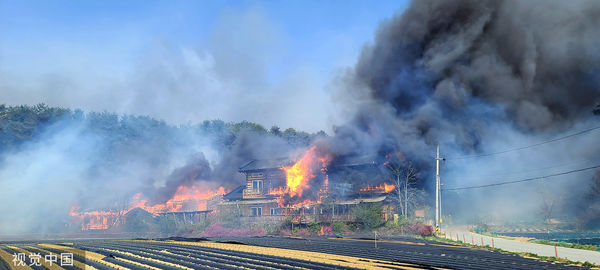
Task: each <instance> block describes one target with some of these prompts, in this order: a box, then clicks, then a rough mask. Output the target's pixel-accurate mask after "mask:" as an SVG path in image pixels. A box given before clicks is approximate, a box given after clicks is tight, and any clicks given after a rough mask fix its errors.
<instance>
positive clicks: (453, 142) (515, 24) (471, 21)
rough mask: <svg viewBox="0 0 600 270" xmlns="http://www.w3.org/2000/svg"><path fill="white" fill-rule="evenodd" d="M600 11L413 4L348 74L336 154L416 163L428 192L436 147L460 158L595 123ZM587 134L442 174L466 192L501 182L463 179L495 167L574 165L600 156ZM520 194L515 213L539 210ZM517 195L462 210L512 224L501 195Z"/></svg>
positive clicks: (599, 93) (530, 4) (569, 6)
mask: <svg viewBox="0 0 600 270" xmlns="http://www.w3.org/2000/svg"><path fill="white" fill-rule="evenodd" d="M599 14H600V3H598V2H596V1H413V2H412V3H411V5H410V6H409V7H408V9H407V10H406V11H404V12H403V13H402V14H399V15H398V16H395V17H393V18H391V19H389V20H387V21H385V22H383V23H382V25H381V26H380V27H379V29H378V31H377V33H376V35H375V41H374V43H373V44H369V45H367V46H366V47H365V49H364V50H363V52H362V54H361V56H360V58H359V60H358V62H357V64H356V66H355V67H354V68H353V69H351V70H349V71H348V72H347V74H345V75H344V76H343V78H342V80H341V81H342V86H341V87H340V88H341V89H342V90H340V91H339V92H338V93H337V96H338V98H339V100H340V101H341V102H343V103H344V104H346V106H347V107H348V108H354V113H353V114H351V115H352V117H351V118H350V123H351V125H347V126H342V127H339V128H337V130H335V133H336V134H335V135H336V136H335V139H334V140H335V142H334V147H333V148H334V149H335V145H340V146H341V150H340V151H346V152H365V151H370V152H391V151H394V152H395V151H400V152H403V153H404V154H405V155H406V156H407V157H409V158H410V159H412V160H415V161H416V166H417V167H418V168H419V169H421V170H422V171H423V174H422V177H423V181H425V182H423V183H422V184H423V186H424V187H425V188H426V189H429V190H431V188H432V187H433V184H428V183H431V181H430V180H431V179H433V171H434V168H433V164H434V163H433V156H434V154H435V145H437V144H439V145H440V146H441V149H442V155H444V156H445V157H452V156H454V157H456V156H462V155H469V154H478V153H486V152H494V151H498V150H504V149H507V148H514V147H518V146H523V145H527V144H531V143H536V142H539V141H543V140H545V139H548V138H552V137H555V136H560V135H564V134H568V133H569V132H571V133H573V131H575V130H582V129H586V128H589V127H591V126H594V125H597V120H594V119H593V117H594V116H593V114H592V111H593V110H594V106H596V104H597V102H598V99H599V98H600V51H599V50H598V49H597V48H598V45H600V27H599V26H600V19H599V18H600V17H599V16H598V15H599ZM590 136H592V138H593V136H597V135H594V134H591V135H590V134H588V137H587V138H583V139H580V140H571V141H568V142H565V143H564V144H562V145H558V146H556V145H553V146H548V147H542V148H537V149H534V150H533V151H529V152H525V153H524V152H518V153H514V154H512V155H505V156H504V157H502V158H503V159H499V158H493V159H487V160H482V159H475V160H466V161H454V160H451V159H449V160H448V162H447V163H445V164H444V166H445V167H444V168H443V173H442V175H443V177H446V178H444V180H446V182H445V183H446V184H447V186H452V185H454V186H465V185H466V184H481V183H490V182H494V181H502V180H506V178H500V179H499V178H498V177H493V178H492V177H478V178H477V179H476V180H474V181H465V180H464V177H465V176H469V175H470V176H473V175H475V176H481V175H490V171H492V172H493V171H499V172H502V173H506V172H519V171H523V170H526V169H531V168H540V167H544V166H547V165H548V164H555V165H559V164H563V165H564V163H567V162H568V161H573V160H579V161H581V162H588V164H589V161H590V160H591V159H592V160H593V159H595V160H599V159H600V149H599V148H598V146H597V144H596V143H594V142H593V139H592V140H590V139H589V138H590ZM344 146H350V147H344ZM553 147H554V148H553ZM559 149H560V150H562V151H560V150H559ZM574 149H578V151H575V150H574ZM355 150H356V151H355ZM582 160H583V161H582ZM586 160H587V161H586ZM581 164H582V163H579V164H578V165H573V166H575V167H577V166H581ZM570 168H573V167H570ZM494 169H497V170H494ZM562 169H563V170H564V169H565V167H562ZM555 170H556V169H555ZM558 170H561V169H558ZM549 171H552V170H547V171H545V172H544V171H538V172H537V175H540V174H542V175H543V174H544V173H548V172H549ZM524 175H525V174H517V175H515V176H514V177H517V178H518V177H522V176H524ZM530 175H531V174H530ZM590 177H591V176H590V175H585V174H583V175H581V174H580V175H577V176H572V177H571V178H572V181H564V180H561V181H560V182H559V183H558V184H552V186H553V187H555V188H553V190H552V191H555V192H562V193H564V188H566V187H569V186H572V185H574V184H575V182H573V181H575V180H576V179H578V180H581V179H589V178H590ZM565 182H566V184H565ZM577 183H581V182H577ZM518 189H520V190H523V191H524V192H523V193H522V194H524V195H523V196H516V197H515V198H519V199H523V201H522V204H521V205H522V206H523V207H520V208H519V207H516V208H512V209H521V210H523V213H530V214H531V213H532V209H536V208H538V207H539V203H537V202H535V200H537V197H539V196H538V195H539V194H538V193H536V192H535V191H534V189H533V188H528V187H527V188H523V187H522V186H521V187H519V188H518ZM514 190H515V189H514V187H513V188H507V189H504V192H496V191H493V192H491V193H490V192H487V193H486V194H485V195H484V194H483V193H476V192H473V193H470V195H469V194H465V193H462V195H461V196H463V197H464V196H471V197H472V200H461V202H463V201H464V202H465V203H464V205H463V206H465V205H468V204H470V205H471V208H469V209H473V207H472V206H473V205H478V206H481V208H482V209H486V210H489V209H490V208H496V209H503V210H502V211H503V213H502V214H501V215H502V216H503V217H509V216H510V215H512V214H514V213H515V211H509V210H507V209H510V208H507V207H503V206H502V199H503V198H506V195H507V194H509V193H510V192H513V191H514ZM529 191H531V192H532V193H528V192H529ZM580 191H581V190H580V189H579V188H575V189H574V188H570V190H569V192H575V193H577V192H580ZM473 194H479V195H473ZM532 194H533V195H535V196H532ZM552 194H554V195H556V194H557V193H552ZM533 197H536V198H535V199H533ZM465 198H466V197H465ZM483 198H486V199H487V200H482V199H483ZM517 201H518V200H515V202H517ZM496 206H498V207H496ZM528 207H530V208H528ZM475 208H477V207H475ZM525 208H528V209H525ZM479 210H481V209H474V210H473V212H472V213H476V212H478V211H479ZM530 210H531V211H530ZM482 211H483V210H482Z"/></svg>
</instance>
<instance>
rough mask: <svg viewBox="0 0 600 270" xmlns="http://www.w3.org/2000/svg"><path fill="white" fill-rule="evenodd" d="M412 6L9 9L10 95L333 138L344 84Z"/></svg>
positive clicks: (94, 4)
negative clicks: (365, 52) (385, 29)
mask: <svg viewBox="0 0 600 270" xmlns="http://www.w3.org/2000/svg"><path fill="white" fill-rule="evenodd" d="M406 4H407V3H406V2H404V1H377V2H367V1H263V2H259V1H4V0H0V91H1V92H2V96H3V100H4V101H3V103H7V104H35V103H39V102H44V103H47V104H49V105H55V106H64V107H70V108H82V109H84V110H108V111H115V112H118V113H133V114H146V115H150V116H153V117H157V118H161V119H165V120H167V121H169V122H172V123H186V122H191V123H194V122H199V121H202V120H204V119H215V118H220V119H223V120H227V121H241V120H250V121H257V122H259V123H261V124H263V125H265V126H270V125H280V126H282V127H294V128H300V129H306V130H309V131H315V130H319V129H328V128H329V126H330V125H331V124H334V123H335V122H336V121H338V120H336V119H335V118H336V117H335V112H334V111H331V110H332V109H331V107H334V106H331V104H330V103H331V102H333V101H332V99H331V94H332V91H334V90H332V88H335V87H332V81H333V80H334V79H335V77H336V76H338V75H339V74H340V73H341V72H342V71H343V70H344V68H349V67H351V66H352V65H353V64H354V63H355V61H356V59H357V57H358V55H359V53H360V50H361V48H362V46H364V45H365V44H366V43H369V42H371V41H372V39H373V37H374V33H375V31H376V29H377V26H378V25H379V24H380V23H381V22H382V21H383V20H385V19H387V18H390V17H391V16H393V15H394V14H399V13H400V12H401V11H402V9H404V8H405V6H406ZM290 99H291V100H293V101H290ZM244 104H255V106H254V107H253V108H251V109H248V108H241V107H244ZM277 104H280V105H277ZM174 108H177V109H176V110H175V109H174ZM307 109H308V110H307ZM273 110H276V111H278V112H279V113H277V114H276V115H275V114H274V113H273ZM306 111H308V113H307V112H306Z"/></svg>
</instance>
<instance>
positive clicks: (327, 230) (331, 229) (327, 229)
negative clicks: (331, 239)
mask: <svg viewBox="0 0 600 270" xmlns="http://www.w3.org/2000/svg"><path fill="white" fill-rule="evenodd" d="M323 233H324V234H325V235H333V228H331V226H327V227H325V229H324V230H323Z"/></svg>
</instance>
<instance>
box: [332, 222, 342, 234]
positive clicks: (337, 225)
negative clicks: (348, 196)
mask: <svg viewBox="0 0 600 270" xmlns="http://www.w3.org/2000/svg"><path fill="white" fill-rule="evenodd" d="M345 226H346V224H345V223H344V222H341V221H334V222H332V223H331V229H332V230H333V232H334V233H336V234H338V233H342V232H343V231H344V227H345Z"/></svg>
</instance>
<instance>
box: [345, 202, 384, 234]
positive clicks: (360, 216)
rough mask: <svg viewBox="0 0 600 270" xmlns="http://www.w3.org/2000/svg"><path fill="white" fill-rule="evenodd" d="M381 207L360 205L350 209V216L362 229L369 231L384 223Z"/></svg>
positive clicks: (377, 205)
mask: <svg viewBox="0 0 600 270" xmlns="http://www.w3.org/2000/svg"><path fill="white" fill-rule="evenodd" d="M381 211H382V207H381V205H380V204H367V203H360V204H358V205H356V206H355V207H354V208H352V214H353V215H354V216H355V217H356V221H357V222H358V223H359V224H360V225H361V226H362V227H363V229H367V230H371V229H374V228H377V227H379V226H381V225H382V224H383V223H384V220H383V218H382V217H381Z"/></svg>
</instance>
